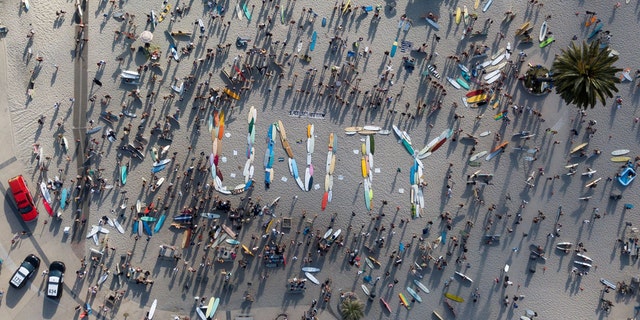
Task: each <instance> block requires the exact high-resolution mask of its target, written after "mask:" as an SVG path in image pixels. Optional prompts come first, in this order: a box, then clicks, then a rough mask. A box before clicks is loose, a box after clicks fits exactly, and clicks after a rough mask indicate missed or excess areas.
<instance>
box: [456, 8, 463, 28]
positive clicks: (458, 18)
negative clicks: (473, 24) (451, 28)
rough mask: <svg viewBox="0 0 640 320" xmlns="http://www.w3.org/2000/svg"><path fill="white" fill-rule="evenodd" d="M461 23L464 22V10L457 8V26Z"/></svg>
mask: <svg viewBox="0 0 640 320" xmlns="http://www.w3.org/2000/svg"><path fill="white" fill-rule="evenodd" d="M460 21H462V10H460V7H458V8H456V24H460Z"/></svg>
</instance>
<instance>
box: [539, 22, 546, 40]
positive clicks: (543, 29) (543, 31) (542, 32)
mask: <svg viewBox="0 0 640 320" xmlns="http://www.w3.org/2000/svg"><path fill="white" fill-rule="evenodd" d="M546 36H547V21H546V20H545V21H543V22H542V25H541V26H540V34H539V35H538V41H540V42H542V41H544V38H545V37H546Z"/></svg>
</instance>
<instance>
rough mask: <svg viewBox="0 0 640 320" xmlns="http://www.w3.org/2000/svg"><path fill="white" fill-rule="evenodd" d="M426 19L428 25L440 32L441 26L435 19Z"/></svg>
mask: <svg viewBox="0 0 640 320" xmlns="http://www.w3.org/2000/svg"><path fill="white" fill-rule="evenodd" d="M424 19H425V20H426V21H427V23H428V24H430V25H431V26H432V27H433V28H434V29H436V31H439V30H440V25H439V24H438V23H437V22H435V21H434V20H433V19H430V18H424Z"/></svg>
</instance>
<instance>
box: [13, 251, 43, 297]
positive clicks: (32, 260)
mask: <svg viewBox="0 0 640 320" xmlns="http://www.w3.org/2000/svg"><path fill="white" fill-rule="evenodd" d="M39 266H40V258H38V257H36V256H35V255H34V254H30V255H28V256H27V257H26V258H24V261H22V264H20V267H19V268H18V270H16V272H14V273H13V276H11V280H10V281H9V284H10V285H11V286H12V287H14V288H18V289H19V288H22V287H24V285H25V284H26V283H27V280H28V279H29V278H31V277H32V276H33V274H34V273H35V272H36V270H38V267H39Z"/></svg>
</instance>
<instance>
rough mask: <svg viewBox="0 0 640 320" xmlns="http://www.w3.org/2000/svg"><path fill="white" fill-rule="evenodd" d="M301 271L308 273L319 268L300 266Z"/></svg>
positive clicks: (314, 271) (318, 270) (317, 270)
mask: <svg viewBox="0 0 640 320" xmlns="http://www.w3.org/2000/svg"><path fill="white" fill-rule="evenodd" d="M302 271H303V272H309V273H316V272H320V268H316V267H302Z"/></svg>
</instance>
